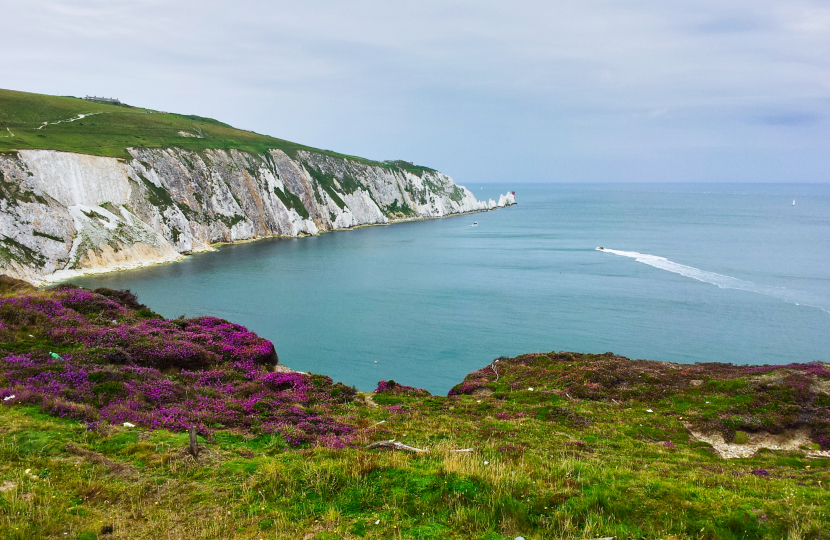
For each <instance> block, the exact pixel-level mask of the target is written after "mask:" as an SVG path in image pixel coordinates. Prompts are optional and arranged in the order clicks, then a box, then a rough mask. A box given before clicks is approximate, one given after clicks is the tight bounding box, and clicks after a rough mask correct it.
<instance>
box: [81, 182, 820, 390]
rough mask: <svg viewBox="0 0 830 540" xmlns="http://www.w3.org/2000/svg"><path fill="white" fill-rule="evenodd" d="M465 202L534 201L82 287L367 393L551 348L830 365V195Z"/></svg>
mask: <svg viewBox="0 0 830 540" xmlns="http://www.w3.org/2000/svg"><path fill="white" fill-rule="evenodd" d="M467 187H468V188H469V189H470V190H471V191H472V192H473V193H474V194H475V196H476V197H477V198H479V199H487V198H494V199H498V195H499V194H500V193H504V192H506V191H508V190H509V191H515V192H516V199H517V202H518V204H517V205H516V206H513V207H509V208H502V209H498V210H494V211H490V212H483V213H477V214H467V215H461V216H453V217H447V218H442V219H432V220H423V221H414V222H406V223H396V224H392V225H388V226H377V227H363V228H358V229H354V230H348V231H337V232H331V233H326V234H322V235H320V236H317V237H307V238H296V239H284V238H280V239H264V240H259V241H255V242H249V243H242V244H236V245H223V246H220V247H218V249H217V250H216V251H215V252H210V253H201V254H195V255H191V256H188V257H187V258H186V259H185V260H184V261H182V262H177V263H172V264H166V265H159V266H153V267H148V268H143V269H136V270H130V271H123V272H115V273H109V274H101V275H96V276H88V277H83V278H76V279H73V280H72V282H73V283H76V284H78V285H81V286H84V287H90V288H95V287H110V288H115V289H130V290H131V291H133V292H134V293H136V294H138V297H139V299H140V301H141V302H143V303H145V304H147V305H148V306H149V307H150V308H151V309H153V310H155V311H156V312H158V313H160V314H162V315H164V316H165V317H178V316H180V315H184V316H186V317H195V316H199V315H214V316H218V317H222V318H225V319H228V320H230V321H233V322H236V323H239V324H242V325H244V326H246V327H248V328H250V329H252V330H254V331H256V332H257V333H258V334H259V335H261V336H264V337H265V338H267V339H269V340H271V341H273V342H274V345H275V347H276V349H277V352H278V354H279V358H280V363H282V364H285V365H287V366H289V367H291V368H293V369H296V370H300V371H310V372H314V373H322V374H325V375H328V376H330V377H332V378H333V379H334V380H335V381H342V382H344V383H346V384H349V385H354V386H356V387H357V388H358V389H359V390H363V391H371V390H373V389H374V388H375V386H376V384H377V382H378V381H380V380H390V379H392V380H395V381H397V382H399V383H402V384H408V385H412V386H416V387H419V388H426V389H427V390H429V391H430V392H432V393H434V394H444V393H446V392H447V391H448V390H449V389H450V388H451V387H452V386H453V385H455V384H457V383H458V382H460V381H461V380H463V378H464V376H465V375H466V374H468V373H470V372H472V371H475V370H477V369H480V368H482V367H484V366H486V365H487V364H489V363H490V362H491V361H492V360H493V359H495V358H498V357H500V356H516V355H519V354H523V353H535V352H549V351H576V352H585V353H604V352H606V351H611V352H614V353H616V354H619V355H623V356H627V357H629V358H634V359H649V360H660V361H668V362H681V363H695V362H731V363H734V364H787V363H791V362H812V361H824V362H827V361H830V184H828V185H825V184H530V183H528V184H523V183H503V184H481V185H475V184H468V185H467ZM793 202H794V203H795V204H793ZM597 247H602V248H603V250H602V251H600V250H597V249H596V248H597Z"/></svg>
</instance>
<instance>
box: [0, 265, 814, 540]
mask: <svg viewBox="0 0 830 540" xmlns="http://www.w3.org/2000/svg"><path fill="white" fill-rule="evenodd" d="M275 359H276V353H275V352H274V349H273V346H272V344H271V343H270V342H268V341H266V340H264V339H263V338H261V337H259V336H256V335H255V334H254V333H252V332H250V331H249V330H247V329H246V328H244V327H242V326H239V325H234V324H232V323H229V322H227V321H223V320H221V319H216V318H214V317H197V318H193V319H185V318H179V319H169V320H165V319H163V318H162V317H160V316H159V315H156V314H155V313H153V312H152V311H151V310H150V309H148V308H147V306H144V305H142V304H140V303H139V300H138V299H137V298H136V297H135V296H134V295H133V294H131V293H130V292H129V291H114V290H109V289H96V291H95V292H93V291H87V290H83V289H80V288H77V287H75V286H73V285H69V284H63V285H59V286H57V287H54V288H51V289H41V290H36V289H34V288H32V287H30V286H28V285H26V284H25V283H22V282H19V281H15V280H10V279H2V278H0V538H3V539H6V538H8V539H10V540H12V539H13V540H29V539H43V538H52V539H59V538H60V539H72V540H75V539H77V540H95V539H96V538H97V539H100V540H105V539H108V538H113V539H116V538H130V539H153V540H155V539H159V538H165V539H185V538H187V539H191V538H205V539H208V538H215V539H220V538H221V539H228V538H234V539H236V538H238V539H246V540H256V539H265V538H268V539H283V538H285V539H292V540H293V539H303V540H336V539H346V540H358V539H377V540H381V539H384V540H385V539H391V538H394V539H399V540H404V539H412V540H415V539H420V540H445V539H457V540H462V539H468V538H470V539H481V540H513V539H515V538H516V537H518V536H522V537H523V538H526V539H527V540H543V539H551V540H561V539H566V540H587V539H599V538H608V537H613V538H616V539H618V540H642V539H648V540H657V539H662V540H669V539H671V540H752V539H755V540H765V539H770V540H772V539H775V540H778V539H784V538H786V539H789V540H830V515H828V509H830V490H828V489H827V485H828V483H830V458H828V457H826V454H825V453H823V452H822V450H823V451H826V450H830V414H828V412H830V395H828V388H830V369H828V368H830V365H828V364H820V363H811V364H791V365H787V366H734V365H732V364H719V363H709V364H695V365H678V364H669V363H664V362H651V361H647V360H629V359H627V358H623V357H619V356H615V355H613V354H611V353H606V354H602V355H593V354H577V353H568V352H551V353H535V354H527V355H522V356H518V357H516V358H500V359H498V360H497V361H496V362H493V363H492V364H490V365H488V366H485V367H484V368H482V369H480V370H478V371H475V372H473V373H471V374H470V375H468V376H467V377H466V378H465V379H464V381H462V382H461V383H460V384H458V385H457V386H455V387H454V388H453V389H452V390H451V391H450V392H449V395H448V396H446V397H445V396H432V395H430V394H429V392H427V391H426V390H418V389H415V388H412V387H409V386H405V385H401V384H398V383H395V382H393V381H381V382H379V383H378V387H377V389H376V390H375V392H374V393H373V394H371V395H361V394H360V393H358V392H357V391H356V390H354V389H352V388H349V387H347V386H345V385H343V384H340V383H335V382H333V381H332V380H331V379H330V378H329V377H326V376H324V375H309V374H304V373H296V372H294V373H280V372H274V371H271V367H270V363H271V362H273V361H275ZM190 426H195V427H196V428H197V431H198V448H197V449H195V450H192V453H191V451H190V450H189V449H190V448H191V447H190V443H189V437H188V429H189V427H190ZM796 430H797V431H796ZM695 431H700V432H716V433H718V434H719V436H723V437H725V439H726V440H728V441H730V442H731V443H733V447H735V448H739V449H740V448H745V449H748V450H749V451H748V452H746V457H742V458H738V459H723V458H722V457H721V455H720V454H719V450H718V449H717V448H718V445H716V443H717V441H715V442H714V443H712V444H710V443H709V442H707V441H705V440H700V439H699V438H698V436H696V435H694V432H695ZM797 433H801V434H802V436H801V437H802V438H800V439H799V438H798V437H799V436H798V435H797ZM774 436H779V437H784V438H791V439H792V443H793V444H791V445H790V447H789V448H788V449H768V448H760V449H758V447H760V446H762V445H761V442H759V441H767V443H769V442H770V441H774V439H773V437H774ZM808 436H809V437H810V438H807V437H808ZM390 440H394V441H396V442H399V443H401V444H403V445H405V446H398V447H397V449H396V450H386V451H384V450H383V448H384V446H382V445H383V444H386V447H388V446H390V444H391V443H389V442H388V441H390ZM721 441H723V439H721ZM407 446H408V448H407ZM720 446H721V448H723V447H724V446H725V443H723V444H720ZM756 449H757V452H755V450H756ZM753 452H754V454H753ZM193 453H195V454H196V455H195V456H194V455H193Z"/></svg>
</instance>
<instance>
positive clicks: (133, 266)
mask: <svg viewBox="0 0 830 540" xmlns="http://www.w3.org/2000/svg"><path fill="white" fill-rule="evenodd" d="M516 204H517V203H515V202H514V203H512V204H505V205H504V206H496V207H494V208H482V209H477V210H469V211H466V212H453V213H450V214H445V215H443V216H424V217H412V218H401V219H394V220H389V221H388V222H387V223H365V224H360V225H354V226H352V227H345V228H342V229H332V230H328V231H321V232H318V233H317V234H316V235H312V234H299V235H297V236H278V235H272V236H259V237H256V238H246V239H244V240H237V241H235V242H215V243H212V244H207V246H208V247H209V248H210V249H204V250H199V251H191V252H189V253H181V254H179V257H176V258H170V259H169V260H161V261H147V262H132V263H126V264H123V265H117V266H113V267H106V268H86V269H79V270H58V271H57V272H55V273H53V274H49V275H48V276H44V279H42V280H40V282H38V283H31V282H30V283H31V284H32V285H33V286H35V287H37V288H39V289H40V288H44V287H49V286H51V285H55V284H58V283H66V282H67V281H70V280H72V279H74V278H79V277H86V276H94V275H100V274H111V273H115V272H125V271H129V270H138V269H140V268H150V267H153V266H159V265H163V264H171V263H177V262H182V261H184V260H185V259H187V258H188V257H190V256H191V255H194V254H197V253H209V252H211V251H215V248H216V247H219V246H230V245H237V244H248V243H251V242H258V241H260V240H271V239H302V238H308V237H312V236H320V235H323V234H328V233H336V232H346V231H352V230H355V229H361V228H364V227H386V226H389V225H396V224H399V223H410V222H416V221H428V220H433V219H445V218H450V217H460V216H465V215H470V214H479V213H483V212H492V211H494V210H500V209H503V208H509V207H511V206H516Z"/></svg>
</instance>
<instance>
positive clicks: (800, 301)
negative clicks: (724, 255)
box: [597, 248, 830, 313]
mask: <svg viewBox="0 0 830 540" xmlns="http://www.w3.org/2000/svg"><path fill="white" fill-rule="evenodd" d="M597 251H602V252H604V253H613V254H614V255H619V256H621V257H629V258H631V259H634V260H635V261H637V262H640V263H643V264H647V265H649V266H653V267H654V268H659V269H661V270H666V271H668V272H672V273H675V274H680V275H681V276H684V277H688V278H692V279H696V280H697V281H702V282H704V283H710V284H712V285H717V286H718V287H720V288H721V289H737V290H740V291H749V292H754V293H758V294H764V295H766V296H772V297H775V298H778V299H780V300H783V301H785V302H788V303H790V304H795V305H797V306H808V307H814V308H818V309H820V310H822V311H824V312H825V313H830V307H825V306H821V305H817V304H818V303H820V302H819V301H818V299H816V298H811V297H810V296H811V295H809V294H808V293H804V292H801V291H795V290H792V289H785V288H784V287H770V286H768V285H758V284H757V283H753V282H751V281H744V280H742V279H738V278H734V277H731V276H725V275H723V274H718V273H716V272H707V271H706V270H701V269H700V268H695V267H693V266H686V265H685V264H679V263H676V262H673V261H670V260H668V259H667V258H665V257H658V256H657V255H649V254H647V253H637V252H636V251H620V250H617V249H608V248H597Z"/></svg>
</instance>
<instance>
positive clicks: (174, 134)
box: [0, 89, 432, 172]
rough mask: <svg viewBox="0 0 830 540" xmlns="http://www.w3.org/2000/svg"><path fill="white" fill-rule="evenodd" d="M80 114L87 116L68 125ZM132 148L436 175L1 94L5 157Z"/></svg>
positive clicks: (102, 106)
mask: <svg viewBox="0 0 830 540" xmlns="http://www.w3.org/2000/svg"><path fill="white" fill-rule="evenodd" d="M81 114H83V115H86V116H85V117H84V118H81V119H77V120H74V121H71V122H70V121H69V120H71V119H74V118H78V116H79V115H81ZM44 122H48V124H44ZM180 132H184V133H187V134H190V135H193V136H185V135H182V134H181V133H180ZM129 147H149V148H164V147H178V148H183V149H186V150H194V151H200V150H206V149H210V148H223V149H228V148H235V149H238V150H244V151H248V152H265V151H267V150H269V149H280V150H283V151H284V152H286V153H287V154H288V155H290V156H292V157H294V155H295V154H296V151H297V150H309V151H312V152H318V153H322V154H327V155H330V156H333V157H340V158H347V159H350V160H354V161H360V162H363V163H369V164H373V165H378V166H382V167H389V168H393V167H394V168H401V169H407V170H412V171H413V172H415V171H423V170H432V169H427V168H426V167H419V166H413V165H411V164H409V163H408V162H404V161H395V162H374V161H371V160H367V159H363V158H359V157H355V156H348V155H344V154H338V153H336V152H331V151H328V150H319V149H317V148H312V147H309V146H304V145H301V144H296V143H293V142H290V141H285V140H283V139H277V138H275V137H269V136H267V135H260V134H259V133H254V132H251V131H244V130H241V129H236V128H234V127H232V126H229V125H227V124H224V123H222V122H219V121H217V120H213V119H211V118H203V117H200V116H193V115H185V114H175V113H166V112H159V111H153V110H150V109H142V108H140V107H133V106H130V105H125V104H120V105H115V104H109V103H100V102H93V101H87V100H84V99H80V98H75V97H59V96H47V95H43V94H31V93H27V92H17V91H14V90H2V89H0V152H11V151H14V150H23V149H45V150H62V151H65V152H78V153H81V154H90V155H96V156H109V157H118V158H127V157H129V155H128V154H127V150H126V149H127V148H129Z"/></svg>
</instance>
